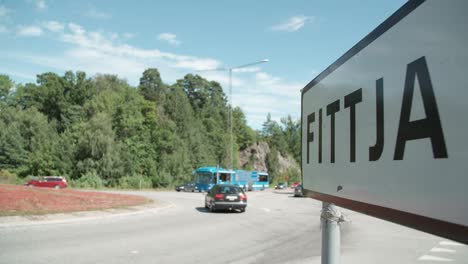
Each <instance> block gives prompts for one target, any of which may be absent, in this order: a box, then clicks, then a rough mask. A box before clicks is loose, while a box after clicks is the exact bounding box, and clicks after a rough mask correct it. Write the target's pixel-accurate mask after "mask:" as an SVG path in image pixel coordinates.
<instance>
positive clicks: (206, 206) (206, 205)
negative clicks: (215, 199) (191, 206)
mask: <svg viewBox="0 0 468 264" xmlns="http://www.w3.org/2000/svg"><path fill="white" fill-rule="evenodd" d="M205 208H206V209H209V207H208V204H207V203H206V200H205Z"/></svg>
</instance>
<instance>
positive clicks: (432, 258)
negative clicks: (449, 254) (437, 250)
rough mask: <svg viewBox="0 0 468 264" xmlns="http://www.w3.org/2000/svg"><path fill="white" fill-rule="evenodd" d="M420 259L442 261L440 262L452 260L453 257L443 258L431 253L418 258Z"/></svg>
mask: <svg viewBox="0 0 468 264" xmlns="http://www.w3.org/2000/svg"><path fill="white" fill-rule="evenodd" d="M418 260H422V261H440V262H451V261H453V259H449V258H441V257H436V256H431V255H424V256H421V257H419V258H418Z"/></svg>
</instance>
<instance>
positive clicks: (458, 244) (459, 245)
mask: <svg viewBox="0 0 468 264" xmlns="http://www.w3.org/2000/svg"><path fill="white" fill-rule="evenodd" d="M439 245H441V246H456V247H461V246H464V245H463V244H460V243H457V242H453V241H441V242H440V243H439Z"/></svg>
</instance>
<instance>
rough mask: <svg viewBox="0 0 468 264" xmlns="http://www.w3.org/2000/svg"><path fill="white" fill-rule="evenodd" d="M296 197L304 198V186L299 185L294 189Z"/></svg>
mask: <svg viewBox="0 0 468 264" xmlns="http://www.w3.org/2000/svg"><path fill="white" fill-rule="evenodd" d="M294 197H304V193H303V192H302V184H299V185H297V186H296V188H294Z"/></svg>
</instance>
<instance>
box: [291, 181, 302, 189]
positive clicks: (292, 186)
mask: <svg viewBox="0 0 468 264" xmlns="http://www.w3.org/2000/svg"><path fill="white" fill-rule="evenodd" d="M299 184H301V183H300V182H295V183H293V184H291V188H293V189H294V188H296V187H297V186H298V185H299Z"/></svg>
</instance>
